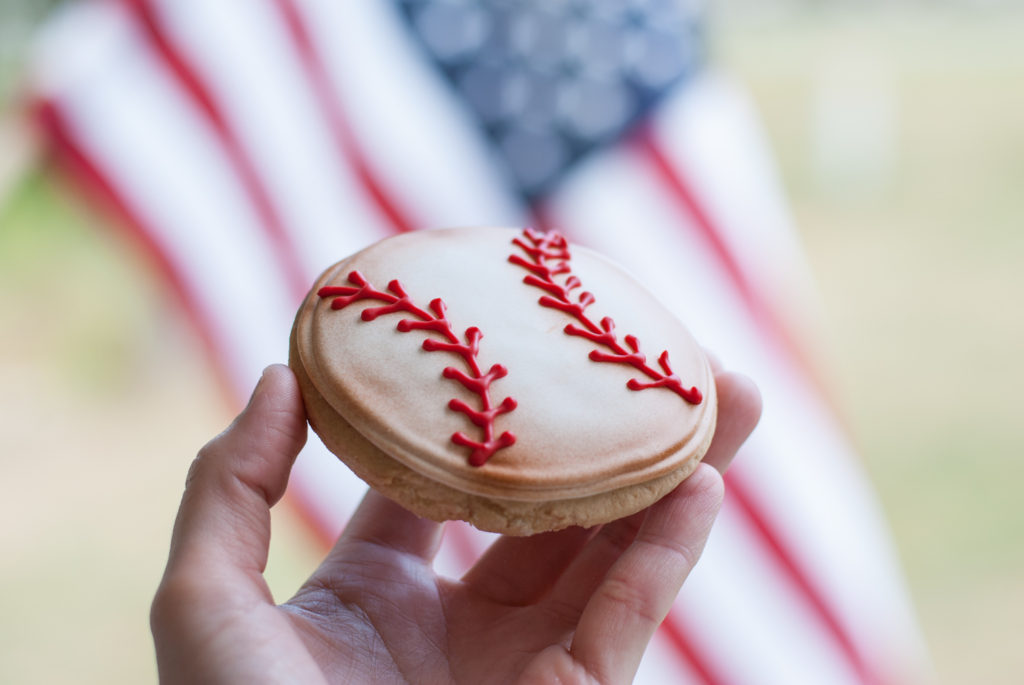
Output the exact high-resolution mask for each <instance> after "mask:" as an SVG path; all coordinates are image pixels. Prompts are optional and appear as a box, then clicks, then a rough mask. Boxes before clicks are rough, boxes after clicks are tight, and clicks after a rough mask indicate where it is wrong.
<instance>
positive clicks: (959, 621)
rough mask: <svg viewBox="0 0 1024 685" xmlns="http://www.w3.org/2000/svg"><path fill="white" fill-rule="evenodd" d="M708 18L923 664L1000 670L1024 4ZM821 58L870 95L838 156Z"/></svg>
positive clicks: (1022, 659)
mask: <svg viewBox="0 0 1024 685" xmlns="http://www.w3.org/2000/svg"><path fill="white" fill-rule="evenodd" d="M720 28H721V29H722V35H723V38H724V39H725V40H724V41H723V43H722V44H721V46H720V47H721V55H720V57H721V58H722V61H723V62H725V63H726V64H727V65H728V66H729V67H730V68H731V69H732V70H733V71H734V72H736V73H737V74H738V75H739V76H740V77H741V78H742V79H743V80H744V81H746V83H747V84H748V85H749V86H750V88H751V91H752V95H753V97H754V99H755V101H756V103H757V106H758V108H759V109H760V110H761V112H762V115H763V119H764V122H765V126H766V129H767V132H768V135H769V137H770V138H771V140H772V142H773V145H774V147H775V150H776V152H777V155H778V160H779V164H780V169H781V173H782V176H783V179H784V183H785V185H786V186H787V190H788V192H789V195H790V200H791V202H792V207H793V210H794V213H795V217H796V221H797V224H798V226H799V228H800V229H801V232H802V234H803V235H804V238H805V241H806V244H807V247H808V250H809V255H810V259H811V262H812V267H813V269H814V271H815V272H816V274H817V276H818V280H819V284H820V286H821V288H822V291H823V292H822V295H823V300H824V302H825V305H826V322H825V324H826V327H827V329H828V334H829V336H830V337H831V339H832V342H833V346H834V350H833V351H834V352H835V356H836V358H837V360H838V362H839V363H838V368H837V374H838V380H839V383H840V385H841V387H842V388H843V392H844V398H843V400H844V401H845V403H846V404H847V406H848V408H849V411H850V415H851V418H852V421H851V422H852V424H853V427H854V429H853V430H854V434H855V435H854V437H855V440H857V441H858V443H859V445H860V447H861V451H862V452H863V454H864V456H865V459H866V463H867V467H868V469H869V471H870V473H871V476H872V478H873V479H874V481H875V483H876V484H877V486H878V488H879V491H880V495H881V498H882V500H883V504H884V506H885V509H886V511H887V514H888V516H889V519H890V521H891V523H892V526H893V528H894V531H895V535H896V538H897V541H898V546H899V549H900V553H901V555H902V558H903V561H904V564H905V568H906V571H907V574H908V576H909V581H910V585H911V590H912V594H913V595H914V597H915V600H916V604H917V606H918V609H919V613H920V615H921V618H922V623H923V626H924V629H925V632H926V635H927V637H928V640H929V642H930V646H931V648H932V653H933V656H934V659H935V662H936V665H937V668H938V670H939V672H940V679H941V682H945V683H964V682H985V683H1013V682H1019V678H1020V674H1021V673H1024V654H1022V653H1021V651H1020V649H1019V645H1018V641H1019V637H1020V636H1021V635H1022V634H1024V619H1022V618H1021V608H1022V607H1024V506H1022V505H1021V503H1020V502H1021V498H1020V483H1021V482H1022V481H1024V460H1022V459H1021V457H1022V456H1024V431H1022V430H1021V421H1020V418H1019V412H1020V409H1021V401H1020V397H1021V389H1022V388H1024V364H1021V363H1020V357H1019V355H1020V351H1021V350H1022V349H1024V306H1022V303H1021V294H1022V291H1024V274H1022V272H1021V265H1022V264H1024V230H1022V229H1024V195H1022V192H1021V189H1022V188H1024V86H1022V84H1024V41H1021V40H1020V36H1021V35H1024V16H1021V15H1015V14H1011V13H1007V12H1002V13H994V12H993V13H991V14H984V13H975V14H961V13H952V12H950V13H942V12H934V11H933V12H929V13H926V12H924V11H920V10H918V11H913V12H910V11H906V10H904V11H892V10H889V11H882V10H875V11H868V12H864V11H858V12H857V13H856V14H854V13H852V12H845V13H844V12H835V11H833V12H820V13H817V14H811V15H803V16H801V17H793V16H780V15H775V16H765V15H762V16H760V17H757V18H753V19H752V18H750V17H747V18H743V17H739V16H728V17H725V18H723V19H722V24H721V26H720ZM837 76H838V77H840V78H839V80H841V79H842V77H844V76H845V77H846V78H847V79H848V87H849V89H851V90H852V91H853V95H856V94H858V93H859V94H860V95H862V96H864V98H865V99H866V100H867V101H868V107H867V109H866V111H865V112H864V116H866V117H867V118H868V120H869V121H868V124H869V125H871V126H875V128H876V129H881V130H876V131H875V133H874V134H870V132H869V135H868V137H867V138H866V139H864V140H856V141H855V142H856V143H857V144H860V145H864V146H867V147H868V148H869V149H870V148H871V146H872V145H874V144H875V143H877V142H878V141H877V140H874V139H872V137H871V136H872V135H874V136H875V138H878V137H881V138H882V143H885V145H879V146H878V147H879V148H880V149H879V150H877V151H876V152H877V154H876V157H881V159H861V158H858V156H857V154H856V153H855V151H853V152H851V151H850V150H846V151H845V152H846V153H850V154H848V155H847V156H848V158H846V159H844V158H843V155H844V154H845V153H844V149H843V147H842V144H841V143H840V144H838V147H837V149H835V150H832V152H831V154H832V157H833V159H832V162H831V163H829V162H828V161H827V159H826V160H824V161H823V157H827V153H828V150H825V151H824V152H823V150H822V148H823V147H826V148H827V147H828V145H829V143H827V142H823V141H822V140H821V135H822V134H821V132H822V129H823V128H824V129H826V130H831V131H832V133H833V134H836V133H838V134H844V133H846V134H849V135H850V136H851V137H853V138H856V136H857V135H858V132H857V128H856V127H854V126H845V124H843V123H842V117H841V116H840V117H839V119H840V122H839V123H838V124H835V125H830V124H828V123H827V122H825V123H822V121H821V119H822V117H826V118H827V117H828V116H833V115H829V114H828V107H827V106H824V107H823V104H822V103H823V102H825V103H828V102H832V103H833V105H834V104H835V101H836V99H837V98H836V97H835V96H834V89H835V88H836V80H837ZM838 100H839V102H840V104H843V103H842V96H839V97H838ZM850 102H851V103H852V102H854V100H853V98H852V97H851V99H850ZM823 110H824V113H823ZM879 112H881V114H879ZM844 126H845V128H844ZM836 157H838V159H835V158H836Z"/></svg>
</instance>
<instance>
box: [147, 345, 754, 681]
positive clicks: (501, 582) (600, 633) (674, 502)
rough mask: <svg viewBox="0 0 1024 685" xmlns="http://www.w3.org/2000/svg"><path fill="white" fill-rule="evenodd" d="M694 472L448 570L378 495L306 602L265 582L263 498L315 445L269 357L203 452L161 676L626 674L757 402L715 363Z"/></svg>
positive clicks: (310, 585) (158, 625)
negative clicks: (617, 515) (593, 517)
mask: <svg viewBox="0 0 1024 685" xmlns="http://www.w3.org/2000/svg"><path fill="white" fill-rule="evenodd" d="M713 367H715V378H716V382H717V384H718V390H719V420H718V427H717V430H716V433H715V438H714V441H713V442H712V445H711V448H710V450H709V452H708V454H707V456H706V457H705V459H704V463H703V464H702V465H701V466H700V467H699V468H698V469H697V470H696V472H695V473H694V474H693V475H692V476H690V477H689V478H688V479H687V480H686V481H684V482H683V483H682V484H681V485H680V486H679V487H678V488H676V490H674V491H673V492H672V493H670V494H669V495H667V496H666V497H664V498H663V499H662V500H660V501H659V502H657V503H656V504H654V505H653V506H651V507H650V508H648V509H647V510H645V511H642V512H640V513H638V514H636V515H634V516H631V517H628V518H625V519H621V520H619V521H615V522H612V523H609V524H606V525H604V526H601V527H599V528H596V529H589V530H584V529H580V528H571V529H567V530H563V531H559V532H555V533H546V534H541V535H536V536H533V537H528V538H514V537H504V538H499V539H498V540H496V541H495V542H494V543H493V544H492V546H491V547H490V548H489V549H488V550H487V551H486V552H485V553H484V554H483V556H482V557H481V558H480V559H479V560H478V561H477V563H476V565H475V566H473V567H472V568H471V569H470V570H469V571H468V572H467V573H466V575H465V576H463V577H462V578H460V579H452V578H445V577H441V576H438V575H437V574H435V573H434V570H433V568H432V560H433V557H434V555H435V554H436V553H437V550H438V547H439V545H440V542H441V536H442V530H443V526H442V525H441V524H438V523H434V522H432V521H427V520H424V519H420V518H417V517H415V516H414V515H412V514H410V513H409V512H407V511H405V510H404V509H402V508H401V507H399V506H398V505H396V504H394V503H392V502H391V501H390V500H388V499H386V498H384V497H383V496H381V495H378V494H377V493H376V492H374V491H370V492H369V493H368V494H367V495H366V497H365V499H364V500H363V502H362V503H361V504H360V506H359V508H358V510H357V511H356V513H355V515H354V516H353V518H352V519H351V521H350V522H349V524H348V526H347V527H346V529H345V532H344V533H343V534H342V536H341V538H340V539H339V540H338V541H337V543H336V544H335V546H334V548H333V549H332V550H331V551H330V553H329V554H328V555H327V558H326V559H325V560H324V561H323V563H322V564H321V565H320V567H319V568H318V569H317V570H316V571H315V572H314V573H313V575H312V576H311V577H310V579H309V580H308V581H307V582H306V583H305V584H304V585H303V586H302V587H301V588H300V589H299V591H298V592H297V593H296V595H295V596H294V597H293V598H292V599H290V600H289V601H287V602H286V603H284V604H282V605H277V604H275V602H274V599H273V597H272V596H271V593H270V590H269V588H268V587H267V584H266V582H265V581H264V578H263V571H264V568H265V566H266V562H267V553H268V549H269V545H270V508H271V507H272V506H273V505H274V504H275V503H276V502H277V501H278V500H279V499H280V498H281V497H282V495H283V494H284V491H285V487H286V485H287V482H288V475H289V472H290V470H291V466H292V463H293V462H294V460H295V457H296V455H297V454H298V452H299V449H300V448H301V447H302V445H303V444H304V442H305V439H306V418H305V413H304V410H303V405H302V399H301V396H300V393H299V389H298V386H297V384H296V381H295V377H294V376H293V375H292V372H291V371H290V369H288V367H286V366H272V367H269V368H268V369H267V370H266V371H265V372H264V374H263V376H262V378H261V379H260V382H259V383H258V385H257V387H256V389H255V391H254V393H253V396H252V399H251V400H250V402H249V405H248V406H247V407H246V409H245V410H244V411H243V412H242V413H241V414H240V415H239V416H238V418H236V419H235V421H234V422H233V423H232V424H231V426H230V427H228V429H227V430H226V431H224V432H223V433H222V434H221V435H219V436H217V437H216V438H214V439H213V440H212V441H211V442H210V443H208V444H207V445H206V446H205V447H204V448H203V449H202V450H201V451H200V453H199V456H198V457H197V458H196V460H195V461H194V462H193V464H192V467H191V469H190V470H189V474H188V478H187V480H186V486H185V494H184V496H183V498H182V502H181V507H180V510H179V512H178V517H177V521H176V522H175V526H174V532H173V536H172V541H171V551H170V557H169V560H168V563H167V569H166V571H165V574H164V577H163V580H162V582H161V584H160V587H159V589H158V591H157V593H156V597H155V599H154V602H153V607H152V613H151V625H152V630H153V636H154V640H155V644H156V654H157V663H158V667H159V673H160V680H161V682H162V683H276V682H301V683H335V682H337V683H363V682H366V683H369V682H372V683H391V682H423V683H540V682H543V683H626V682H629V681H630V680H631V679H632V678H633V676H634V674H635V672H636V669H637V666H638V664H639V662H640V658H641V656H642V655H643V652H644V649H645V648H646V646H647V643H648V641H649V640H650V638H651V636H652V634H653V633H654V630H655V629H656V628H657V626H658V625H659V624H660V622H661V621H662V619H663V618H664V617H665V615H666V614H667V613H668V611H669V608H670V607H671V605H672V602H673V600H674V599H675V597H676V594H677V593H678V591H679V589H680V587H681V586H682V583H683V581H684V580H685V578H686V576H687V575H688V574H689V572H690V570H691V569H692V568H693V565H694V564H695V563H696V561H697V559H698V557H699V556H700V553H701V550H702V549H703V547H704V543H705V541H706V540H707V536H708V533H709V531H710V529H711V524H712V522H713V521H714V519H715V516H716V515H717V513H718V509H719V507H720V505H721V501H722V494H723V484H722V478H721V473H722V472H724V471H725V469H726V467H727V466H728V464H729V462H730V461H731V460H732V458H733V456H734V455H735V453H736V450H737V449H738V448H739V446H740V445H741V444H742V443H743V441H744V440H745V439H746V438H747V436H748V435H749V434H750V432H751V431H752V430H753V428H754V426H755V424H756V423H757V420H758V418H759V416H760V411H761V401H760V396H759V394H758V392H757V390H756V388H755V387H754V386H753V384H752V383H751V382H750V381H749V380H748V379H746V378H745V377H743V376H739V375H736V374H731V373H727V372H725V371H723V370H722V369H721V367H720V366H719V365H718V364H717V363H713Z"/></svg>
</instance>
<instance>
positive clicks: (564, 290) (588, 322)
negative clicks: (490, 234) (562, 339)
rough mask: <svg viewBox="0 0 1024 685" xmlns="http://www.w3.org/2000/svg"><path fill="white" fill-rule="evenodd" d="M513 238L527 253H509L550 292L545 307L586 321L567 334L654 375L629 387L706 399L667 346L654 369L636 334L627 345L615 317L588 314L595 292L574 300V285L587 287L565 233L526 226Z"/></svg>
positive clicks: (606, 357)
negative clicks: (688, 384)
mask: <svg viewBox="0 0 1024 685" xmlns="http://www.w3.org/2000/svg"><path fill="white" fill-rule="evenodd" d="M512 243H513V244H515V245H516V246H518V247H519V248H521V249H522V250H523V252H525V253H526V257H523V256H522V255H518V254H513V255H511V256H509V258H508V261H510V262H512V263H513V264H515V265H517V266H521V267H523V268H524V269H526V270H527V271H529V272H530V273H529V274H527V275H526V276H525V277H524V278H523V283H526V284H527V285H532V286H534V287H537V288H540V289H541V290H543V291H544V292H545V293H546V294H545V295H542V296H541V298H540V299H539V300H538V302H539V303H540V304H541V305H543V306H545V307H550V308H552V309H557V310H559V311H562V312H565V313H566V314H568V315H569V316H571V317H573V318H574V319H576V321H578V322H579V323H581V324H583V326H582V327H580V326H577V325H576V324H574V323H570V324H568V325H567V326H566V327H565V328H564V329H563V330H564V331H565V332H566V333H567V334H568V335H575V336H579V337H581V338H586V339H587V340H590V341H591V342H594V343H597V344H598V345H601V346H603V347H605V348H607V349H608V350H610V351H609V352H605V351H602V350H593V351H591V353H590V359H591V360H593V361H595V362H613V363H618V364H628V365H629V366H632V367H633V368H635V369H637V370H638V371H641V372H642V373H643V374H645V375H646V376H647V377H648V378H650V379H651V380H650V382H646V381H640V380H639V379H636V378H632V379H630V380H629V382H628V383H627V384H626V387H628V388H629V389H630V390H646V389H647V388H667V389H669V390H671V391H672V392H674V393H676V394H677V395H679V396H680V397H682V398H683V399H684V400H686V401H687V402H689V403H690V404H700V402H701V400H702V399H703V395H701V392H700V390H698V389H697V388H684V387H683V383H682V381H681V380H680V379H679V376H677V375H676V374H675V373H673V371H672V367H671V366H670V365H669V361H668V351H667V350H665V351H663V352H662V353H661V355H660V356H659V357H658V366H660V367H661V370H660V371H659V370H657V369H654V368H652V367H651V366H650V365H649V364H648V363H647V357H646V356H645V355H644V354H643V352H641V351H640V341H638V340H637V339H636V336H632V335H627V336H626V337H625V338H623V341H624V342H625V344H626V346H625V347H624V346H623V345H622V343H620V342H619V339H618V337H617V336H616V334H615V322H614V321H612V319H611V317H607V316H606V317H605V318H603V319H601V321H600V322H599V323H595V322H594V321H593V320H592V319H591V318H590V317H588V316H587V314H586V310H587V307H589V306H590V305H592V304H594V296H593V295H592V294H591V293H589V292H587V291H583V292H581V293H580V294H579V296H578V297H577V298H576V300H575V301H573V299H572V298H571V296H570V295H571V293H572V291H573V290H576V289H577V288H580V287H582V283H580V279H579V278H577V277H576V275H574V274H573V273H572V267H571V266H570V261H571V259H572V255H571V254H570V253H569V242H568V241H567V240H566V239H565V237H563V236H562V235H560V234H559V233H555V232H553V231H552V232H549V233H541V232H540V231H535V230H533V229H532V228H527V229H524V230H523V234H522V237H516V238H513V240H512ZM563 275H564V276H565V280H564V282H562V283H559V282H558V281H556V280H555V276H563Z"/></svg>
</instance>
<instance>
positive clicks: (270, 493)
mask: <svg viewBox="0 0 1024 685" xmlns="http://www.w3.org/2000/svg"><path fill="white" fill-rule="evenodd" d="M305 440H306V415H305V411H304V408H303V404H302V397H301V395H300V393H299V388H298V384H297V383H296V381H295V377H294V375H292V372H291V370H290V369H288V367H286V366H280V365H276V366H271V367H269V368H267V369H266V371H264V373H263V376H262V378H261V379H260V381H259V383H258V384H257V386H256V389H255V391H254V392H253V395H252V398H251V399H250V400H249V404H248V406H247V407H246V408H245V409H244V410H243V411H242V413H241V414H240V415H239V416H238V417H237V418H236V419H235V421H234V422H233V423H232V424H231V425H230V426H229V427H228V429H227V430H225V431H224V432H223V433H221V434H220V435H219V436H217V437H216V438H214V439H213V440H212V441H210V442H209V443H208V444H207V445H206V446H205V447H203V449H202V450H201V451H200V453H199V456H198V457H196V460H195V461H194V462H193V464H192V467H191V469H190V470H189V474H188V478H187V480H186V485H185V494H184V496H183V497H182V501H181V507H180V509H179V511H178V518H177V521H176V522H175V527H174V534H173V536H172V540H171V553H170V558H169V560H168V564H167V575H171V574H179V573H195V574H199V575H203V576H204V577H207V578H209V579H210V580H211V581H215V580H217V579H223V580H226V581H228V582H233V581H234V580H235V579H236V578H237V577H238V576H239V575H248V576H250V577H251V576H254V575H255V576H258V575H259V574H261V573H262V572H263V570H264V567H265V566H266V561H267V551H268V548H269V544H270V507H271V506H272V505H274V504H275V503H276V502H277V501H278V500H279V499H280V498H281V496H282V495H283V494H284V491H285V487H286V486H287V484H288V474H289V472H290V470H291V467H292V463H293V462H294V460H295V457H296V456H297V455H298V453H299V450H300V449H301V448H302V445H303V444H304V443H305Z"/></svg>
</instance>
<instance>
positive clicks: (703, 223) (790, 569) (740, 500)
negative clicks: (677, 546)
mask: <svg viewBox="0 0 1024 685" xmlns="http://www.w3.org/2000/svg"><path fill="white" fill-rule="evenodd" d="M633 141H634V143H635V145H636V147H637V148H638V149H639V151H640V153H641V155H642V157H643V158H644V159H646V160H647V162H648V163H649V164H650V165H651V167H652V168H653V169H654V170H655V172H656V176H657V177H658V178H659V179H660V180H661V182H662V183H663V184H664V185H665V186H666V187H667V188H668V190H669V192H670V195H671V197H672V198H673V199H674V200H675V201H676V203H677V205H678V207H679V209H680V210H681V211H682V213H684V214H686V215H687V216H689V217H690V218H691V219H692V222H693V224H694V225H695V227H696V228H697V230H698V232H699V233H700V235H701V236H702V237H703V238H704V239H705V241H706V242H707V245H708V247H710V249H711V252H712V254H713V255H714V256H715V257H716V258H717V260H718V262H719V264H720V266H721V267H722V269H723V270H724V271H725V272H726V274H727V275H728V276H729V279H730V280H731V282H732V284H733V286H734V287H735V288H736V290H737V292H738V293H739V295H740V297H741V298H742V299H743V301H744V302H745V303H746V304H747V307H748V309H749V310H750V313H751V315H752V316H753V318H754V320H755V322H756V323H757V325H758V326H759V327H760V328H761V329H762V331H764V332H765V333H766V334H767V335H768V336H774V337H775V338H776V339H778V340H780V342H782V343H784V347H785V348H786V349H787V350H789V351H790V353H791V354H792V356H793V358H794V359H795V360H797V361H801V360H802V359H803V357H802V355H800V353H799V348H798V346H797V345H796V344H795V343H794V341H793V340H792V339H791V338H790V337H789V336H788V334H787V332H786V331H785V329H784V328H783V326H782V325H781V324H780V323H779V322H778V321H777V320H776V319H775V317H774V316H773V314H772V312H771V309H770V308H769V307H768V305H767V304H766V303H765V302H764V301H763V300H762V299H761V298H760V297H759V296H758V295H757V293H756V291H755V290H754V288H753V286H752V285H751V283H750V281H749V280H748V279H747V277H746V275H745V274H744V272H743V270H742V268H741V267H740V265H739V262H738V261H737V260H736V258H735V257H734V255H733V254H732V251H731V250H730V249H729V246H728V245H727V244H726V242H725V239H724V238H723V236H722V233H721V231H720V230H719V229H718V228H717V227H716V225H715V223H714V222H713V221H712V219H711V217H710V215H709V214H708V213H707V211H705V209H704V207H703V206H702V204H701V203H700V201H699V200H698V199H697V197H696V195H695V194H694V193H693V192H692V190H691V189H690V187H689V185H688V184H687V183H686V181H685V179H684V178H683V175H682V173H681V171H680V170H679V169H677V168H676V167H675V166H674V165H673V164H672V163H671V162H670V161H669V160H668V158H667V157H666V156H665V155H664V154H663V152H662V150H661V148H660V147H659V146H658V143H657V142H656V141H655V139H654V136H653V135H652V133H651V131H650V129H649V128H647V127H641V128H640V129H639V130H638V131H637V133H636V135H635V136H634V138H633ZM801 366H803V365H801ZM804 368H806V367H804ZM809 375H811V376H812V377H813V376H814V374H813V373H810V372H809ZM725 477H726V482H727V484H728V489H727V491H728V493H729V495H728V496H729V497H730V498H731V499H732V500H733V502H734V503H735V504H736V505H737V507H738V509H739V511H740V512H741V514H742V515H743V516H744V518H745V519H746V520H747V523H748V525H750V527H751V528H752V529H753V530H754V531H756V532H757V533H758V534H759V536H760V539H761V541H762V542H763V544H764V545H765V547H766V548H767V549H768V551H769V552H770V554H771V556H772V558H773V559H774V560H775V562H776V563H777V564H778V566H779V567H780V568H781V570H782V571H783V572H784V573H785V575H786V576H787V577H788V578H789V580H790V581H791V582H792V583H793V584H794V585H795V586H796V587H797V588H798V589H799V591H800V592H801V593H802V595H803V596H804V598H805V599H806V600H807V602H808V604H809V605H810V607H811V609H812V610H813V612H814V614H815V615H816V616H817V617H818V619H819V620H820V621H821V623H822V624H823V625H824V626H825V628H826V629H827V630H828V632H829V633H830V634H831V635H832V637H833V639H834V640H835V642H836V644H837V645H838V646H839V648H840V650H841V651H842V653H843V655H844V656H845V657H846V658H847V660H848V661H849V663H850V665H851V667H852V668H853V670H854V672H856V673H857V674H858V676H859V677H860V678H861V680H862V682H864V683H878V682H880V680H879V679H878V677H877V676H876V675H875V674H873V673H872V672H871V669H869V668H868V666H867V663H866V661H865V659H864V658H863V657H862V656H861V654H860V653H859V651H858V649H857V648H856V646H855V644H854V641H853V639H852V638H851V636H850V634H849V632H848V631H847V629H846V628H845V627H844V626H843V624H842V622H841V621H840V620H839V617H838V614H837V613H836V612H835V611H834V610H833V609H832V608H831V607H830V606H829V604H828V602H827V601H826V600H825V595H824V593H822V592H821V591H820V590H819V589H818V587H817V586H816V585H815V583H814V582H813V581H812V580H811V577H810V575H809V574H808V573H807V572H806V571H805V570H804V569H803V568H802V567H801V566H800V564H799V563H798V561H797V558H796V555H795V554H794V553H793V552H792V550H791V549H790V548H789V547H788V546H787V545H786V543H785V542H784V540H783V537H782V536H781V535H780V534H779V533H778V532H777V531H776V530H775V529H774V528H773V526H772V525H771V523H770V522H769V519H768V516H766V514H765V512H763V511H761V510H760V509H759V507H758V506H757V504H756V502H755V501H754V498H753V496H752V494H751V491H750V490H749V489H748V488H747V487H746V486H745V485H744V483H743V481H742V479H741V477H739V476H737V474H736V473H734V472H729V473H727V474H726V476H725Z"/></svg>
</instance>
